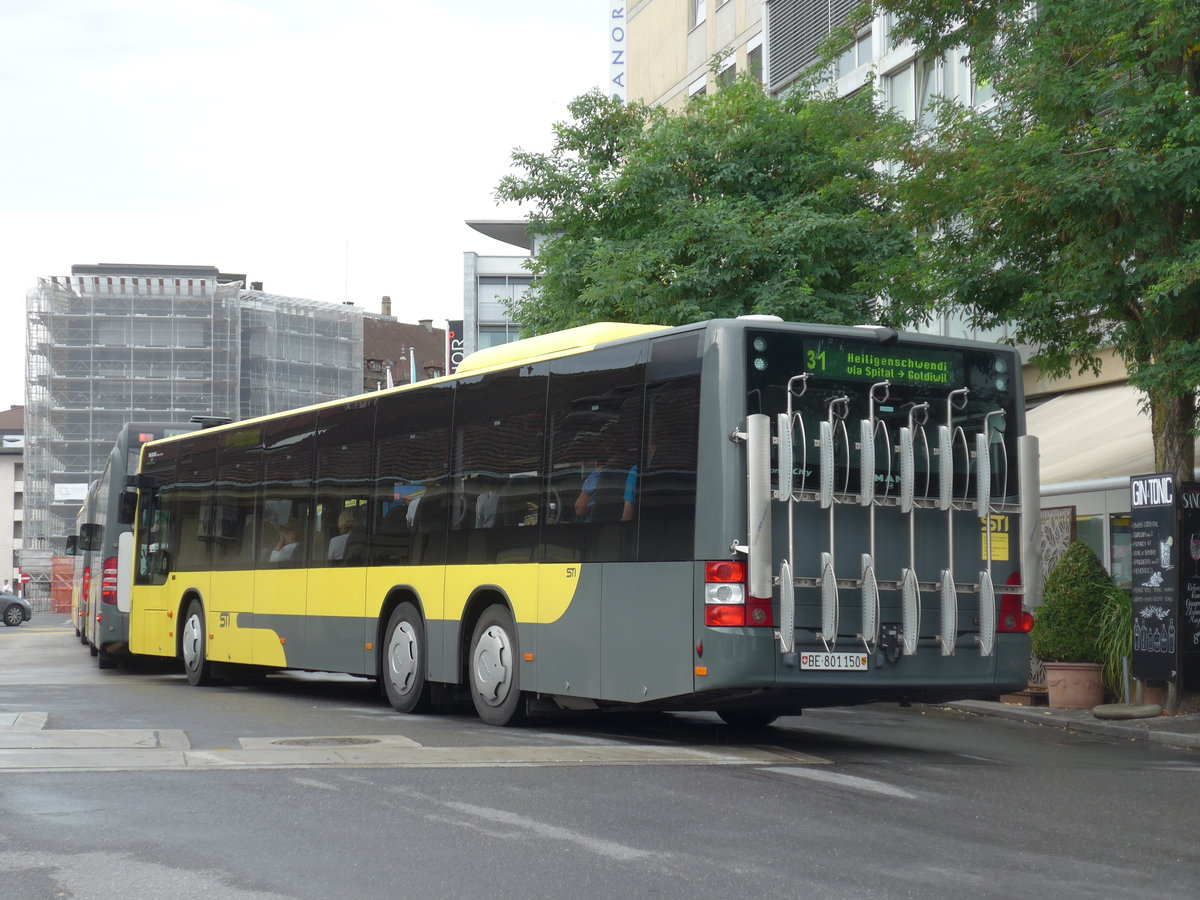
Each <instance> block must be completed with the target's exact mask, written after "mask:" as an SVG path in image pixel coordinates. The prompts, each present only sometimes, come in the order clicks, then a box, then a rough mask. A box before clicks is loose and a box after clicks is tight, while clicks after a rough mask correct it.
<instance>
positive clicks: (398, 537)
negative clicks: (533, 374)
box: [371, 384, 454, 565]
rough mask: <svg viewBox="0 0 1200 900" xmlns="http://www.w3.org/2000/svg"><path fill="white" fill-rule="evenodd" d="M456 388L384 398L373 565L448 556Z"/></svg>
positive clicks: (377, 429)
mask: <svg viewBox="0 0 1200 900" xmlns="http://www.w3.org/2000/svg"><path fill="white" fill-rule="evenodd" d="M453 398H454V386H453V385H452V384H441V385H435V386H430V387H423V388H421V389H419V390H409V391H400V392H398V393H394V394H388V395H385V396H383V397H381V398H380V399H379V402H378V413H377V418H376V425H375V473H376V475H375V490H374V497H373V500H372V504H371V516H372V526H371V564H372V565H407V564H413V565H419V564H423V565H440V564H441V563H442V562H444V561H445V557H446V511H447V505H448V493H447V492H448V481H447V471H448V466H449V456H450V414H451V405H452V401H453Z"/></svg>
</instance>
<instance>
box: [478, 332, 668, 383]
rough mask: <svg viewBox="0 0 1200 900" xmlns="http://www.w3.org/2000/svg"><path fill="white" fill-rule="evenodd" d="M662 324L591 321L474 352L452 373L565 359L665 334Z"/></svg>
mask: <svg viewBox="0 0 1200 900" xmlns="http://www.w3.org/2000/svg"><path fill="white" fill-rule="evenodd" d="M666 330H667V326H665V325H634V324H631V323H629V322H594V323H592V324H591V325H580V326H579V327H577V328H568V329H566V330H565V331H555V332H553V333H551V334H540V335H538V336H537V337H531V338H524V339H523V340H519V341H512V342H510V343H507V344H498V345H496V346H495V347H487V348H485V349H483V350H476V351H475V352H474V353H472V354H471V355H469V356H468V357H467V358H466V359H464V360H463V361H462V362H461V363H460V364H459V366H458V369H457V370H456V372H455V374H458V375H466V374H471V373H474V372H481V371H483V370H484V369H497V368H505V367H508V366H516V365H522V364H524V363H533V362H539V361H541V360H544V359H551V358H553V357H556V356H566V355H567V354H570V353H578V352H581V351H584V350H591V349H592V348H593V347H595V346H596V345H597V344H604V343H607V342H608V341H617V340H620V339H622V338H629V337H636V336H637V335H641V334H649V333H651V332H654V331H666Z"/></svg>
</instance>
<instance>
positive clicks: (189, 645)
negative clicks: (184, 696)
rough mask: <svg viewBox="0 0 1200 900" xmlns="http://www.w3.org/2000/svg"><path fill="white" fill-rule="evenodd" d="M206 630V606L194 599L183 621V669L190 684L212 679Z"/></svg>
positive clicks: (203, 682)
mask: <svg viewBox="0 0 1200 900" xmlns="http://www.w3.org/2000/svg"><path fill="white" fill-rule="evenodd" d="M206 640H207V638H206V637H205V631H204V607H203V606H201V605H200V601H199V600H193V601H192V603H191V605H190V606H189V607H188V611H187V617H186V618H185V619H184V621H183V635H182V646H183V671H184V672H185V673H187V680H188V683H189V684H196V685H201V684H208V683H209V681H211V680H212V673H211V666H210V665H209V662H208V647H207V645H206Z"/></svg>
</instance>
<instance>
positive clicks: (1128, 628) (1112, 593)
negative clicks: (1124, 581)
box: [1093, 584, 1133, 703]
mask: <svg viewBox="0 0 1200 900" xmlns="http://www.w3.org/2000/svg"><path fill="white" fill-rule="evenodd" d="M1093 624H1094V625H1095V627H1096V646H1097V649H1098V650H1099V651H1100V661H1101V662H1102V663H1103V664H1104V684H1105V686H1106V687H1107V688H1108V689H1109V690H1110V691H1111V692H1112V693H1113V694H1114V695H1116V696H1117V697H1120V698H1121V700H1122V702H1125V703H1128V702H1129V698H1128V697H1126V696H1125V680H1124V673H1125V670H1124V668H1123V667H1122V664H1121V661H1122V660H1123V659H1129V660H1131V661H1132V658H1133V599H1132V598H1131V597H1130V596H1129V592H1128V591H1126V590H1124V589H1122V588H1120V587H1118V586H1117V585H1115V584H1114V585H1113V587H1112V590H1109V591H1106V592H1105V593H1104V597H1103V603H1102V604H1101V607H1100V609H1099V611H1098V612H1097V613H1096V619H1095V622H1094V623H1093Z"/></svg>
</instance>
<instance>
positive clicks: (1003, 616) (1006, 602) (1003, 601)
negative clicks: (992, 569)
mask: <svg viewBox="0 0 1200 900" xmlns="http://www.w3.org/2000/svg"><path fill="white" fill-rule="evenodd" d="M996 630H997V631H1002V632H1005V633H1006V634H1029V632H1031V631H1032V630H1033V616H1032V615H1030V614H1029V613H1027V612H1025V610H1023V609H1021V596H1020V595H1019V594H1001V595H1000V616H999V619H998V621H997V622H996Z"/></svg>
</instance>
